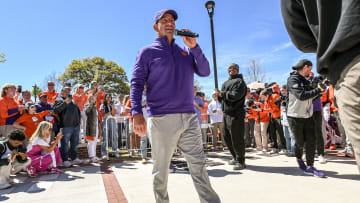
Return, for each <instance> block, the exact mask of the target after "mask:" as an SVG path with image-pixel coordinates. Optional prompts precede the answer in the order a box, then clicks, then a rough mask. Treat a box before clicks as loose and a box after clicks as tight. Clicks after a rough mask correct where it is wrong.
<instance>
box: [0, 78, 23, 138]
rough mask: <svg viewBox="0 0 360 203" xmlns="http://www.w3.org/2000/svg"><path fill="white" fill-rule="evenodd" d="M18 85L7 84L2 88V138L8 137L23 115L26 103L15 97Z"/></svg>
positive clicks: (0, 114)
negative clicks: (20, 103)
mask: <svg viewBox="0 0 360 203" xmlns="http://www.w3.org/2000/svg"><path fill="white" fill-rule="evenodd" d="M15 92H16V86H15V85H13V84H8V83H7V84H5V85H3V86H2V88H1V98H0V138H1V137H5V138H7V137H8V136H9V134H10V132H11V131H13V130H15V128H14V127H13V126H12V124H13V123H14V122H15V121H16V120H17V119H18V118H19V117H20V116H21V114H22V111H23V110H24V105H19V103H18V101H17V100H16V99H15V98H14V97H15Z"/></svg>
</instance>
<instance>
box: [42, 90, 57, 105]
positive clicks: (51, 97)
mask: <svg viewBox="0 0 360 203" xmlns="http://www.w3.org/2000/svg"><path fill="white" fill-rule="evenodd" d="M40 94H41V93H40ZM40 94H39V95H38V96H39V97H40ZM42 94H46V96H47V101H48V102H49V103H52V104H53V103H54V102H55V100H56V98H57V97H58V96H59V93H57V92H55V91H53V92H49V91H48V90H46V91H44V92H43V93H42Z"/></svg>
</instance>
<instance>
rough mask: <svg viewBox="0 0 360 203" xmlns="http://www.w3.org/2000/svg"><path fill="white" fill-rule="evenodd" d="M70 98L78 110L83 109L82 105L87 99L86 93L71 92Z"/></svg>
mask: <svg viewBox="0 0 360 203" xmlns="http://www.w3.org/2000/svg"><path fill="white" fill-rule="evenodd" d="M72 98H73V100H74V102H75V103H76V105H77V106H78V107H79V109H80V111H82V110H84V105H85V103H86V101H87V99H88V95H86V94H78V93H75V94H73V97H72Z"/></svg>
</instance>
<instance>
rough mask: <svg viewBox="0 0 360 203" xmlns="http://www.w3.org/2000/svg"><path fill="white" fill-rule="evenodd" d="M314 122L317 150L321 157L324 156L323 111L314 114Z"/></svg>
mask: <svg viewBox="0 0 360 203" xmlns="http://www.w3.org/2000/svg"><path fill="white" fill-rule="evenodd" d="M313 120H314V134H315V140H316V141H315V143H316V149H317V152H318V154H319V155H322V156H324V137H323V134H322V114H321V111H314V113H313Z"/></svg>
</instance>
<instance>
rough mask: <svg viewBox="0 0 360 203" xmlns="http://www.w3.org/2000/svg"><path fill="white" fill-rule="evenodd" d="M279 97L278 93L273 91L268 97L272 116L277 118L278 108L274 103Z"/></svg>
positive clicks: (278, 115)
mask: <svg viewBox="0 0 360 203" xmlns="http://www.w3.org/2000/svg"><path fill="white" fill-rule="evenodd" d="M279 97H280V94H279V93H276V92H274V93H273V94H271V96H270V97H269V104H270V106H271V109H272V118H279V117H280V114H281V112H280V108H279V107H278V106H277V105H276V104H275V102H276V100H278V99H279Z"/></svg>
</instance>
